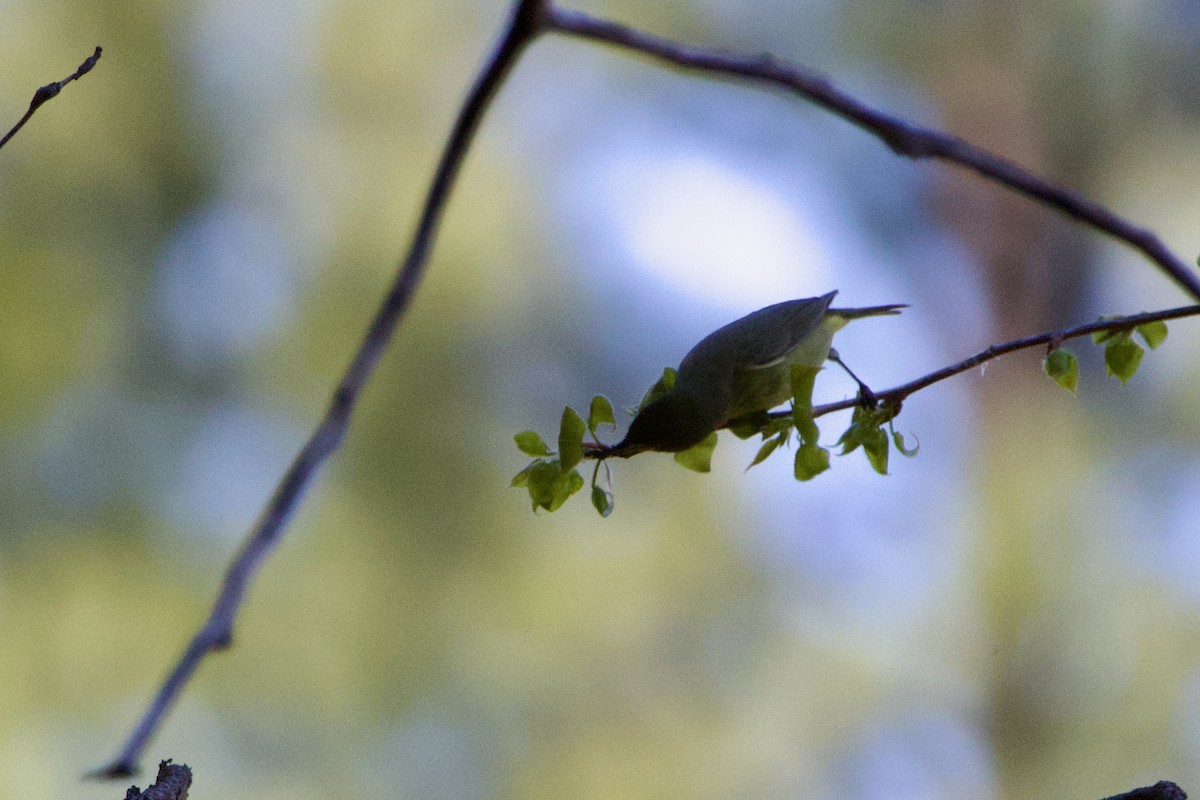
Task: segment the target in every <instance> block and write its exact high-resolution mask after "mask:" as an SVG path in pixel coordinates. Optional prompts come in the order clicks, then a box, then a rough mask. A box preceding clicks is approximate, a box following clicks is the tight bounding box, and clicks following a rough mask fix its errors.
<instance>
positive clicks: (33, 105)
mask: <svg viewBox="0 0 1200 800" xmlns="http://www.w3.org/2000/svg"><path fill="white" fill-rule="evenodd" d="M102 52H103V49H102V48H100V47H97V48H96V52H94V53H92V54H91V55H90V56H88V57H87V58H85V59H84V60H83V63H82V64H80V65H79V69H77V70H75V71H74V72H72V73H71V74H70V75H68V76H67V77H65V78H63V79H62V80H61V81H55V82H54V83H47V84H46V85H45V86H43V87H41V88H40V89H38V90H37V91H36V92H34V93H33V99H32V100H30V101H29V110H28V111H26V112H25V116H23V117H21V119H19V120H18V121H17V124H16V125H13V126H12V130H10V131H9V132H8V133H6V134H4V138H3V139H0V147H4V145H6V144H8V140H9V139H11V138H13V137H14V136H16V135H17V131H19V130H21V128H23V127H25V123H26V122H28V121H29V118H30V117H32V116H33V113H34V112H35V111H37V110H38V109H39V108H41V107H42V103H45V102H46V101H47V100H49V99H50V98H52V97H57V96H58V93H59V92H61V91H62V89H63V87H64V86H66V85H67V84H68V83H70V82H71V81H74V80H78V79H80V78H82V77H83V76H84V75H87V74H88V73H89V72H91V71H92V67H94V66H96V62H97V61H99V60H100V54H101V53H102Z"/></svg>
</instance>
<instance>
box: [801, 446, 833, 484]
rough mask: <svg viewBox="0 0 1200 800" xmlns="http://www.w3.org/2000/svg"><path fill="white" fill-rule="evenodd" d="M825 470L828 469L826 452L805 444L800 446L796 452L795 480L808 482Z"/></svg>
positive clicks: (827, 454) (822, 448) (827, 452)
mask: <svg viewBox="0 0 1200 800" xmlns="http://www.w3.org/2000/svg"><path fill="white" fill-rule="evenodd" d="M827 469H829V451H828V450H826V449H825V448H824V447H818V446H817V445H815V444H808V443H807V442H806V443H805V444H802V445H800V448H799V449H798V450H797V451H796V466H795V475H796V480H798V481H810V480H812V479H813V478H815V477H817V476H818V475H820V474H821V473H822V472H824V471H825V470H827Z"/></svg>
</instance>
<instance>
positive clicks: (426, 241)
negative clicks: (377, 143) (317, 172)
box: [97, 0, 546, 778]
mask: <svg viewBox="0 0 1200 800" xmlns="http://www.w3.org/2000/svg"><path fill="white" fill-rule="evenodd" d="M545 15H546V5H545V3H544V0H521V2H519V3H518V4H517V6H516V9H515V11H514V13H513V15H512V18H511V20H510V22H509V25H508V28H507V30H506V32H505V34H504V37H503V39H502V40H501V41H500V43H499V44H498V45H497V47H496V50H495V51H494V52H493V54H492V56H491V58H490V59H489V61H488V63H487V65H486V66H485V67H484V69H483V71H482V72H481V73H480V74H479V76H478V78H477V79H476V82H475V84H474V86H473V87H472V89H471V92H470V94H469V95H468V96H467V99H466V102H465V103H464V104H463V106H462V108H461V109H460V110H459V113H458V117H457V119H456V120H455V123H454V129H453V130H452V132H451V133H450V138H449V141H448V142H447V143H446V147H445V149H444V150H443V152H442V157H441V160H440V161H439V162H438V165H437V169H436V171H435V172H434V176H433V182H432V184H431V185H430V188H429V191H428V193H427V195H426V197H425V203H424V206H423V208H422V211H421V217H420V220H419V221H418V223H417V228H416V232H415V233H414V234H413V239H412V243H411V244H410V245H409V249H408V253H407V254H406V255H405V257H404V259H403V261H402V263H401V266H400V269H399V271H398V273H397V274H396V277H395V279H394V281H393V283H392V286H391V288H390V289H389V290H388V293H387V296H386V297H385V298H384V300H383V303H382V305H381V306H380V307H379V309H378V310H377V311H376V312H375V317H374V318H373V319H372V320H371V323H370V325H369V327H368V329H367V332H366V335H365V336H364V338H363V341H362V343H361V344H360V345H359V347H358V350H357V351H356V352H355V354H354V358H353V360H352V361H351V362H350V366H349V367H348V368H347V369H346V372H345V373H344V374H343V376H342V379H341V381H340V382H339V383H338V386H337V388H336V389H335V391H334V393H333V398H332V400H331V401H330V404H329V408H328V409H327V411H326V412H325V417H324V418H323V419H322V420H321V422H320V424H319V425H318V426H317V428H316V430H315V431H313V433H312V436H311V437H310V438H309V440H308V442H307V443H306V444H305V445H304V447H303V448H302V449H301V451H300V453H299V454H298V455H297V456H296V458H295V460H294V461H293V462H292V464H291V466H289V467H288V470H287V472H286V473H285V474H284V476H283V479H282V480H281V481H280V483H279V486H278V488H276V490H275V494H274V495H273V496H272V497H271V500H270V502H269V503H268V504H267V507H266V509H265V510H264V511H263V514H262V517H261V518H260V519H259V521H258V523H257V525H256V526H255V528H254V529H253V530H252V531H251V532H250V534H249V535H248V536H247V537H246V540H245V541H244V542H243V544H242V546H241V549H240V550H239V551H238V553H237V555H235V556H234V558H233V561H232V562H231V563H230V565H229V569H228V571H227V572H226V573H225V580H224V583H223V584H222V586H221V590H220V593H219V594H218V596H217V600H216V603H215V604H214V605H213V609H212V612H211V613H210V614H209V617H208V620H207V622H205V624H204V627H202V628H201V629H200V630H199V631H198V632H197V633H196V635H195V637H194V638H193V639H192V641H191V643H190V644H189V645H188V647H187V649H186V650H185V651H184V653H183V655H182V656H181V657H180V659H179V661H178V662H177V663H176V665H175V667H174V669H173V670H172V671H171V673H170V674H169V675H168V676H167V678H166V680H165V681H164V682H163V684H162V686H161V687H160V688H159V690H158V693H157V694H156V695H155V697H154V700H153V701H152V702H151V704H150V707H149V708H148V709H147V710H146V712H145V714H144V715H143V716H142V719H141V720H140V721H139V722H138V724H137V726H136V727H135V728H134V730H133V732H132V734H131V735H130V737H129V740H128V741H127V742H126V743H125V746H124V747H123V748H122V749H121V752H120V753H119V754H118V755H117V757H116V758H115V759H114V760H113V761H112V763H110V764H109V765H108V766H106V767H103V768H102V769H100V770H98V771H97V774H98V775H99V776H102V777H111V778H118V777H125V776H128V775H132V774H133V773H134V772H135V770H136V768H137V760H138V757H139V756H140V755H141V753H142V750H143V749H144V748H145V746H146V744H147V743H148V742H149V740H150V737H151V736H152V735H153V734H154V732H155V730H156V729H157V728H158V726H159V724H160V723H161V722H162V720H163V717H164V716H166V714H167V712H168V711H169V710H170V709H171V707H172V706H173V705H174V704H175V701H176V699H177V698H178V696H179V693H180V692H181V691H182V690H183V688H184V686H186V685H187V683H188V681H189V680H190V679H191V677H192V675H193V674H194V673H195V671H196V668H197V667H198V666H199V665H200V661H201V660H202V659H203V658H204V657H205V656H206V655H207V654H208V653H209V652H211V651H213V650H220V649H223V648H225V647H228V646H229V645H230V643H231V641H232V639H233V622H234V619H235V617H236V616H237V613H238V610H239V609H240V608H241V605H242V601H243V600H244V599H245V594H246V589H247V587H248V585H249V583H250V581H251V579H252V578H253V577H254V575H255V573H256V572H257V571H258V568H259V567H260V566H261V565H262V562H263V560H264V559H266V557H267V556H268V555H270V553H271V551H272V550H274V549H275V546H276V545H277V544H278V543H279V540H280V538H281V537H282V535H283V532H284V530H285V529H286V527H287V524H288V522H289V521H290V519H291V517H292V514H293V513H294V512H295V511H296V508H297V507H298V506H299V504H300V501H301V498H302V496H303V494H304V491H305V490H306V489H308V487H309V486H310V485H311V484H312V482H313V479H314V478H315V477H316V475H317V472H318V471H319V470H320V468H321V467H322V466H323V465H324V464H325V462H326V461H327V460H329V458H330V456H332V455H333V454H334V452H336V451H337V449H338V447H339V446H340V445H341V443H342V439H343V437H344V436H345V433H346V429H347V427H348V426H349V423H350V416H351V414H352V413H353V412H354V408H355V405H356V404H357V402H358V398H359V395H360V393H361V392H362V389H363V387H364V386H365V385H366V383H367V381H368V380H369V379H370V377H371V375H372V373H373V372H374V370H375V367H376V365H377V364H378V363H379V358H380V356H382V355H383V352H384V350H385V349H386V348H387V346H388V343H389V342H390V341H391V339H392V335H393V334H394V333H395V331H396V327H397V326H398V324H399V322H400V320H401V318H402V317H403V316H404V314H405V312H406V311H407V310H408V307H409V305H410V303H411V302H412V298H413V295H414V294H415V293H416V290H417V287H418V285H419V284H420V282H421V278H422V276H423V275H424V272H425V265H426V263H427V262H428V260H429V254H430V251H431V250H432V248H433V243H434V240H435V238H436V236H437V229H438V224H439V223H440V222H441V218H442V213H443V211H444V210H445V207H446V202H447V200H448V199H449V196H450V190H451V189H452V187H453V185H454V181H455V178H456V177H457V176H458V171H459V168H460V167H461V166H462V162H463V158H464V156H465V155H466V153H467V149H468V147H469V145H470V143H471V139H472V138H473V136H474V134H475V131H476V130H477V129H478V127H479V123H480V120H481V119H482V118H483V115H484V112H485V111H486V110H487V108H488V106H489V105H490V103H491V101H492V99H493V98H494V97H495V94H496V91H497V90H498V89H499V88H500V85H501V84H502V83H503V81H504V78H505V77H506V76H507V75H508V72H509V70H510V69H511V68H512V66H513V65H514V64H515V63H516V61H517V58H518V57H519V56H520V54H521V52H522V51H523V50H524V49H525V46H526V45H528V44H529V43H530V42H531V41H533V39H534V38H536V36H537V35H538V34H539V33H540V32H541V31H542V29H543V28H544V25H545Z"/></svg>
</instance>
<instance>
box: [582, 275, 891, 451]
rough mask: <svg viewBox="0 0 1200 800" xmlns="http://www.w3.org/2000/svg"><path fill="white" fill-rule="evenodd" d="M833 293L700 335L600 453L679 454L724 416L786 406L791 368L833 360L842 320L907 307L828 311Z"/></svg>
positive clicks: (719, 423) (865, 391)
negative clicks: (660, 388)
mask: <svg viewBox="0 0 1200 800" xmlns="http://www.w3.org/2000/svg"><path fill="white" fill-rule="evenodd" d="M836 294H837V292H836V291H833V292H830V293H829V294H825V295H821V296H820V297H809V298H806V299H804V300H789V301H787V302H784V303H776V304H775V305H773V306H767V307H766V308H761V309H759V310H758V311H755V312H753V313H751V314H747V315H746V316H744V317H742V318H741V319H739V320H736V321H734V322H731V323H729V324H728V325H726V326H725V327H723V328H719V329H718V330H716V331H714V332H713V333H710V334H709V335H708V336H706V337H704V338H703V339H702V340H700V343H699V344H697V345H696V346H695V347H693V348H692V349H691V350H690V351H688V354H687V355H686V356H684V357H683V361H682V362H680V364H679V370H678V375H677V376H676V378H675V386H674V388H672V389H671V390H670V391H668V392H667V393H666V394H663V395H662V396H660V397H658V398H656V399H654V400H652V401H650V402H649V403H647V404H646V405H645V407H643V408H642V409H641V410H640V411H639V412H638V414H637V416H636V417H634V420H633V422H632V423H631V424H630V426H629V432H628V433H626V434H625V438H624V439H623V440H621V442H619V443H618V444H616V445H613V447H612V448H611V449H609V450H608V451H607V452H605V453H604V456H603V457H606V458H607V457H612V456H619V457H622V458H628V457H629V456H632V455H636V454H637V453H641V452H644V451H646V450H656V451H661V452H668V453H677V452H681V451H683V450H687V449H689V448H691V447H694V446H695V445H698V444H700V443H701V442H703V441H704V440H705V439H706V438H708V436H709V434H711V433H713V432H714V431H717V430H720V429H721V428H723V427H725V426H726V425H727V424H728V423H729V422H730V420H733V419H736V418H738V417H740V416H743V415H745V414H751V413H754V412H761V411H768V410H770V409H772V408H774V407H775V406H778V405H780V404H782V403H785V402H787V400H789V399H790V398H791V396H792V385H791V368H792V366H794V365H807V366H811V367H819V366H821V365H822V364H823V363H825V360H826V359H828V358H831V357H832V358H833V359H834V360H838V359H837V355H836V353H834V352H833V351H832V350H831V349H830V345H831V344H832V342H833V334H834V333H836V332H837V331H838V330H840V329H841V328H842V327H843V326H845V325H846V323H848V322H849V321H850V320H853V319H858V318H860V317H874V316H879V315H883V314H899V313H900V309H901V308H906V307H907V306H905V305H903V304H897V305H887V306H872V307H870V308H830V307H829V304H830V303H832V302H833V297H834V295H836ZM838 363H840V361H839V362H838ZM843 366H844V365H843ZM847 371H849V370H847ZM851 376H852V377H853V373H851ZM855 380H858V379H857V378H855ZM859 387H860V389H861V390H862V392H863V396H864V398H869V397H870V396H871V395H870V390H868V389H867V388H866V387H865V386H864V385H863V384H862V382H861V381H859Z"/></svg>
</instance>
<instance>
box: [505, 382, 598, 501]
mask: <svg viewBox="0 0 1200 800" xmlns="http://www.w3.org/2000/svg"><path fill="white" fill-rule="evenodd" d="M616 424H617V422H616V419H615V418H614V417H613V408H612V403H610V402H609V401H608V398H606V397H603V396H601V395H596V396H595V397H593V398H592V403H591V407H590V408H589V410H588V418H587V422H584V420H583V418H582V417H580V416H579V412H577V411H576V410H575V409H573V408H571V407H570V406H567V407H566V408H564V409H563V413H562V420H561V421H560V422H559V426H558V452H557V453H555V452H554V451H553V450H551V449H550V447H549V445H547V444H546V442H545V440H543V439H542V437H541V436H539V435H538V434H537V433H536V432H534V431H522V432H521V433H518V434H517V435H516V436H514V437H513V440H514V441H515V442H516V443H517V447H518V449H520V451H521V452H522V453H524V454H525V455H527V456H532V457H533V458H534V461H533V462H532V463H531V464H530V465H529V466H527V467H526V468H525V469H523V470H521V471H520V472H518V473H517V474H516V476H515V477H513V479H512V485H513V486H515V487H519V488H524V489H526V490H528V492H529V499H530V502H531V503H532V505H533V510H534V511H537V510H538V509H539V508H544V509H546V510H547V511H557V510H558V509H560V508H562V505H563V503H565V502H567V500H569V499H570V498H571V496H572V495H574V494H575V493H576V492H578V491H579V490H580V489H582V488H583V476H582V475H580V474H579V470H578V469H577V467H578V466H579V464H580V462H582V461H583V455H584V449H583V435H584V433H585V432H590V433H591V434H592V438H593V439H594V438H596V429H597V428H598V427H600V426H601V425H611V426H613V427H616ZM599 471H600V462H599V461H597V462H596V469H595V470H594V471H593V472H592V505H593V506H594V507H595V509H596V511H597V512H599V513H600V516H602V517H607V516H608V515H609V514H611V513H612V510H613V494H612V491H611V490H608V489H605V488H603V487H601V486H600V485H598V483H597V479H598V477H599Z"/></svg>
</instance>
